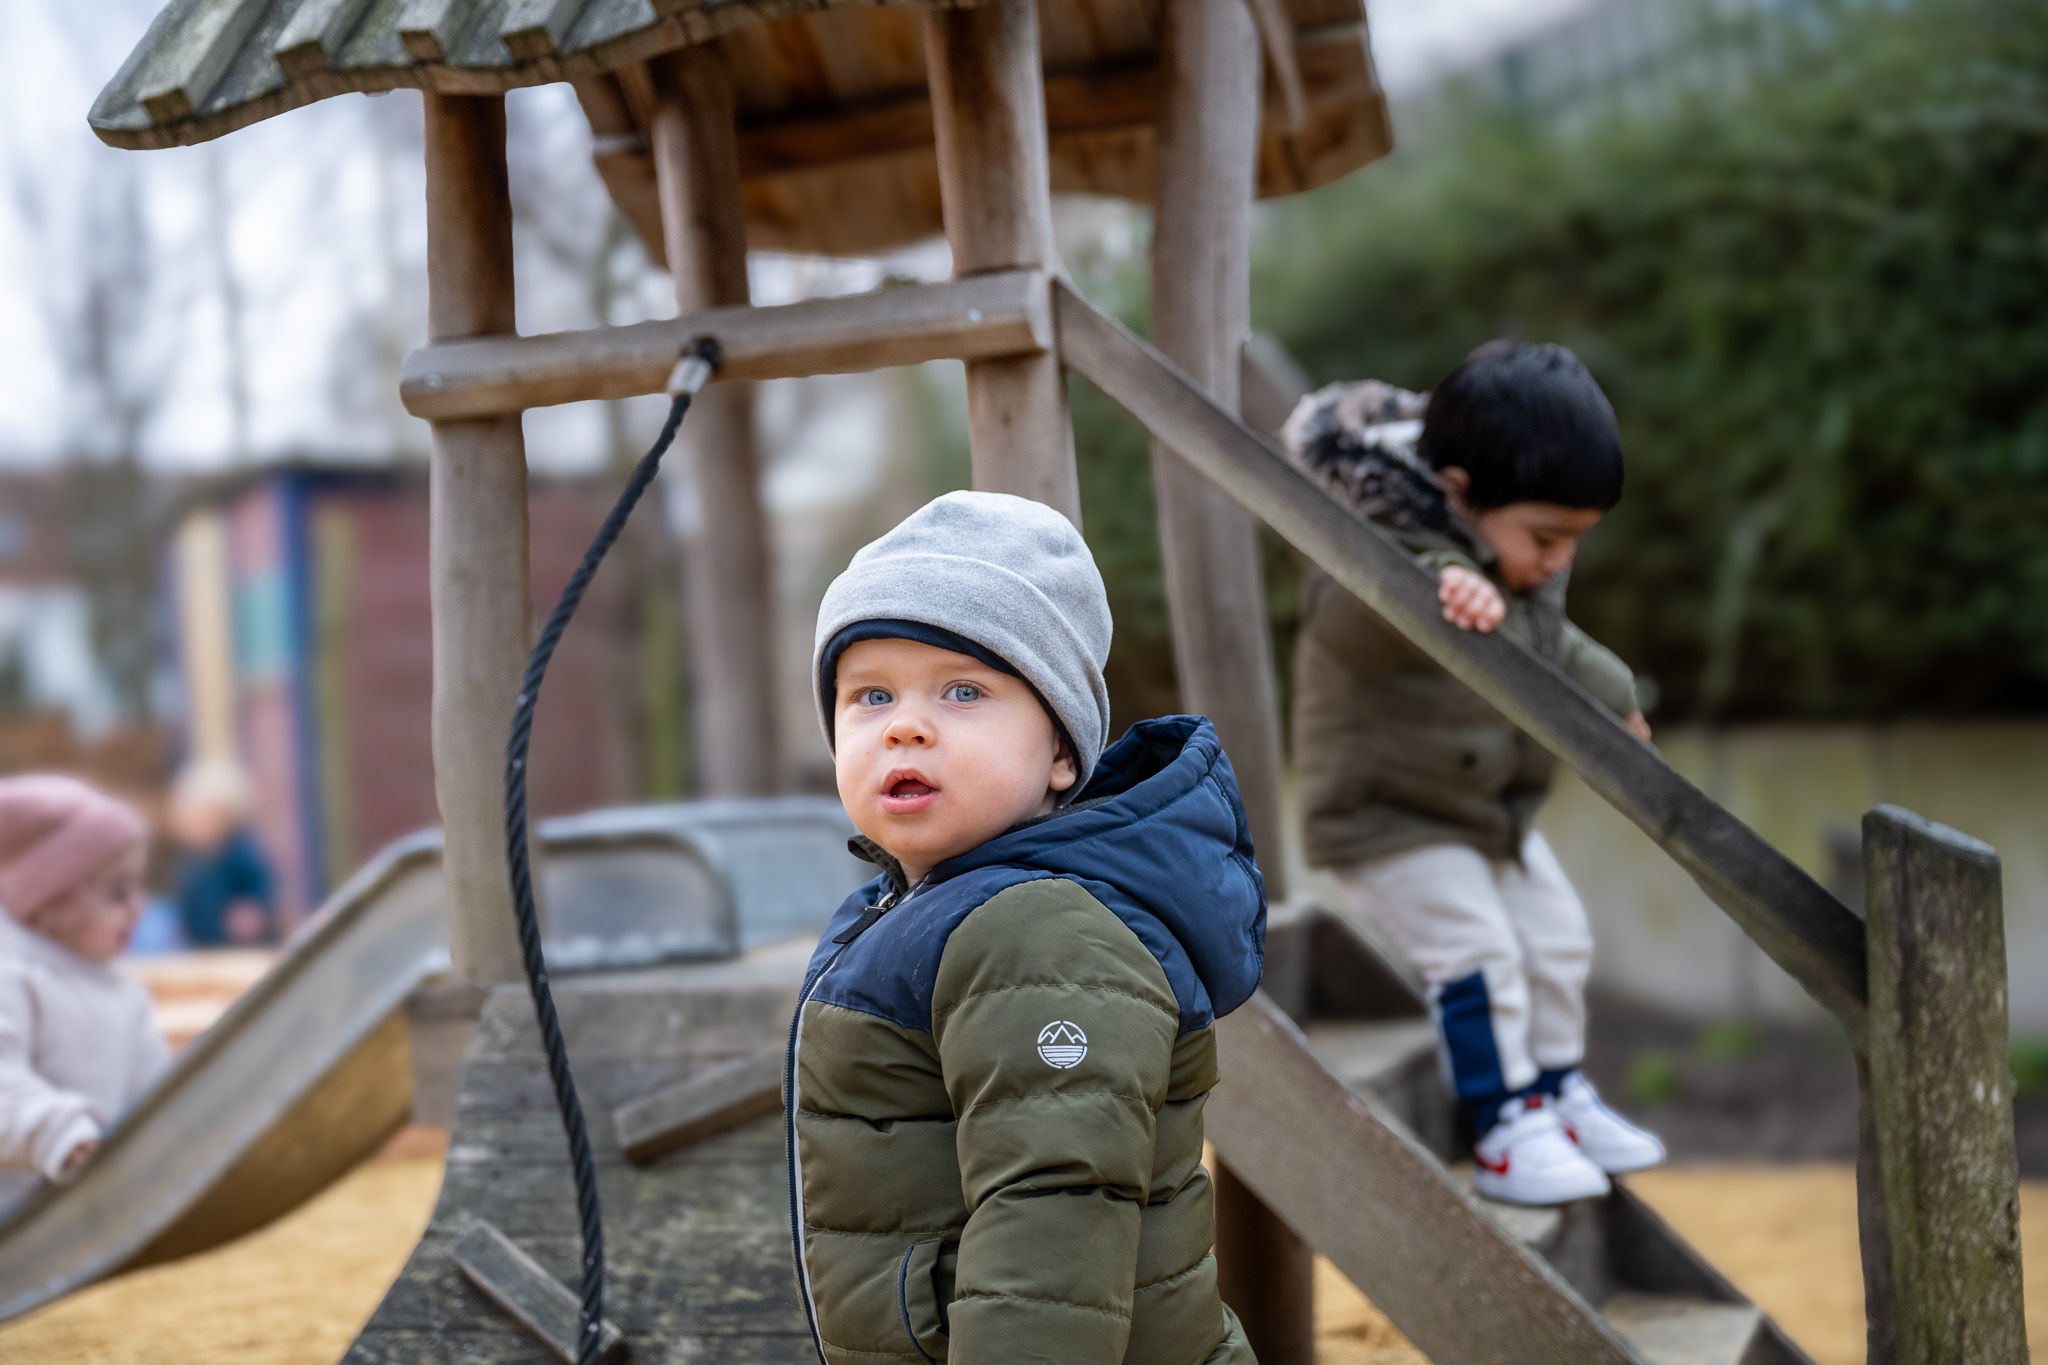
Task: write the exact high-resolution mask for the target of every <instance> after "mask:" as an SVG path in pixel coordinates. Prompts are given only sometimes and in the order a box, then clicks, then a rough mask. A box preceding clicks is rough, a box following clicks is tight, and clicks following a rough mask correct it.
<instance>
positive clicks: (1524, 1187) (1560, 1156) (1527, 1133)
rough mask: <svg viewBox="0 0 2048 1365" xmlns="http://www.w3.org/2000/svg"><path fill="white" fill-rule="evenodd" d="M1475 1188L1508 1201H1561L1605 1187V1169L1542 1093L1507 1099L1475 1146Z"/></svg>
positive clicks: (1589, 1196) (1594, 1193)
mask: <svg viewBox="0 0 2048 1365" xmlns="http://www.w3.org/2000/svg"><path fill="white" fill-rule="evenodd" d="M1472 1155H1473V1157H1474V1159H1475V1162H1476V1164H1475V1165H1474V1167H1473V1170H1472V1188H1473V1189H1474V1190H1476V1191H1478V1192H1479V1193H1480V1194H1483V1195H1485V1196H1486V1197H1487V1198H1488V1199H1500V1200H1504V1201H1506V1202H1507V1203H1510V1204H1563V1203H1568V1202H1569V1201H1571V1200H1574V1199H1592V1198H1595V1197H1597V1196H1599V1195H1603V1194H1605V1193H1607V1190H1608V1183H1607V1175H1606V1173H1605V1172H1603V1171H1602V1170H1601V1169H1600V1168H1599V1167H1598V1166H1596V1165H1594V1164H1593V1163H1592V1162H1591V1161H1589V1160H1587V1159H1586V1155H1585V1153H1583V1152H1581V1151H1580V1150H1579V1149H1578V1147H1577V1146H1576V1145H1574V1144H1573V1142H1572V1140H1571V1139H1570V1138H1569V1137H1567V1136H1565V1131H1564V1124H1563V1123H1562V1122H1561V1121H1560V1120H1559V1119H1558V1117H1557V1110H1555V1109H1554V1108H1552V1107H1551V1106H1549V1105H1547V1104H1545V1103H1544V1102H1543V1097H1542V1096H1541V1095H1530V1096H1528V1097H1527V1098H1524V1099H1518V1100H1509V1101H1508V1102H1507V1103H1506V1104H1504V1105H1502V1106H1501V1107H1500V1122H1498V1123H1496V1124H1494V1125H1493V1127H1492V1128H1491V1129H1490V1130H1489V1131H1488V1132H1487V1134H1486V1136H1485V1137H1483V1138H1481V1139H1479V1145H1478V1146H1477V1147H1474V1148H1473V1149H1472Z"/></svg>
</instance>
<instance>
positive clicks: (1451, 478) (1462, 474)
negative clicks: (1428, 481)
mask: <svg viewBox="0 0 2048 1365" xmlns="http://www.w3.org/2000/svg"><path fill="white" fill-rule="evenodd" d="M1436 476H1437V477H1438V478H1439V479H1442V480H1443V481H1444V485H1445V487H1447V488H1449V489H1450V490H1451V491H1452V492H1453V493H1456V494H1457V495H1458V496H1459V497H1460V498H1463V497H1464V496H1465V495H1466V494H1467V493H1470V492H1471V491H1472V475H1471V474H1470V473H1468V472H1467V471H1466V470H1464V469H1463V468H1461V467H1459V466H1458V465H1454V464H1449V465H1445V466H1444V467H1443V468H1442V469H1439V470H1437V472H1436Z"/></svg>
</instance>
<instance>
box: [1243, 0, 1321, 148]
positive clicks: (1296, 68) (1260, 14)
mask: <svg viewBox="0 0 2048 1365" xmlns="http://www.w3.org/2000/svg"><path fill="white" fill-rule="evenodd" d="M1245 5H1246V6H1247V7H1248V8H1249V9H1250V10H1251V14H1252V23H1253V24H1254V25H1255V26H1257V28H1258V30H1259V46H1260V47H1261V48H1263V49H1264V50H1265V53H1266V66H1267V69H1268V70H1270V71H1271V72H1272V73H1273V84H1274V85H1275V86H1277V87H1279V90H1280V107H1281V108H1282V109H1283V110H1285V111H1286V119H1287V131H1288V132H1290V133H1298V132H1300V131H1301V130H1302V129H1303V128H1306V127H1307V126H1308V90H1307V87H1306V86H1304V85H1303V83H1302V79H1301V64H1300V63H1299V62H1298V61H1296V60H1295V57H1294V20H1293V19H1292V18H1291V17H1289V15H1288V13H1287V4H1286V0H1245Z"/></svg>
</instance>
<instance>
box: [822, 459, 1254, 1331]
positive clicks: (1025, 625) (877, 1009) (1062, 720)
mask: <svg viewBox="0 0 2048 1365" xmlns="http://www.w3.org/2000/svg"><path fill="white" fill-rule="evenodd" d="M1109 638H1110V615H1109V602H1108V599H1107V597H1106V596H1105V594H1104V592H1103V586H1102V577H1101V575H1100V574H1099V573H1098V572H1097V571H1096V568H1095V561H1094V559H1093V558H1092V557H1090V555H1089V553H1088V547H1087V545H1086V544H1085V543H1084V542H1083V541H1082V539H1081V535H1080V533H1079V532H1078V531H1076V530H1075V529H1074V527H1073V525H1072V524H1071V523H1070V522H1068V521H1067V519H1066V518H1065V517H1062V516H1061V515H1060V514H1059V513H1057V512H1055V511H1053V510H1052V509H1051V508H1049V507H1046V506H1044V505H1042V504H1040V503H1035V502H1030V501H1027V500H1025V499H1023V498H1017V497H1011V496H1008V495H1006V494H1000V493H948V494H947V495H945V496H944V497H942V498H938V499H936V500H934V501H932V502H931V503H928V504H927V505H926V506H924V507H923V508H921V509H920V510H918V511H917V512H915V513H913V514H912V515H911V516H910V517H909V518H908V519H906V520H905V521H904V522H903V523H902V524H901V525H899V526H898V527H896V529H894V530H893V531H890V532H889V533H888V534H887V535H885V536H883V537H882V538H881V539H880V540H877V541H876V542H875V543H873V544H872V545H869V546H868V547H867V548H865V549H863V550H862V551H861V552H860V553H859V554H858V555H856V556H854V560H853V563H852V564H851V565H850V566H849V567H848V568H847V570H846V572H845V573H844V574H842V575H840V576H839V578H838V579H836V580H834V582H833V584H832V586H831V587H830V588H829V589H827V590H826V593H825V598H824V601H823V603H822V604H821V605H820V607H819V609H818V630H817V637H816V640H817V643H816V654H815V677H816V679H817V696H818V709H819V718H820V719H821V720H822V721H823V723H824V728H825V739H826V742H827V743H828V744H829V745H830V746H831V748H832V755H833V767H834V772H835V774H836V776H837V780H838V787H839V796H840V799H841V800H842V801H844V802H845V804H846V810H847V814H848V815H850V816H851V817H852V819H853V823H854V825H855V826H856V827H858V828H859V830H860V832H861V836H862V837H861V838H860V839H858V840H856V841H855V844H856V847H857V849H858V850H859V851H860V852H861V853H862V854H863V856H865V857H867V858H868V859H869V860H870V861H872V862H874V863H875V864H876V866H877V867H879V868H880V869H881V874H880V875H879V876H877V877H876V878H875V879H874V880H873V881H871V882H869V883H868V884H867V885H866V886H864V887H862V888H861V889H860V890H859V891H857V892H855V893H854V894H853V895H852V896H850V897H848V898H847V901H846V903H845V904H844V905H842V906H841V907H840V908H839V911H838V913H837V914H836V915H834V916H833V918H832V921H831V923H830V924H829V925H828V926H827V927H826V929H825V933H824V936H823V938H822V939H821V940H820V941H819V944H818V951H817V954H816V956H815V957H813V959H812V964H811V970H810V972H809V974H808V977H807V979H806V980H805V982H804V986H803V990H802V992H801V994H800V996H799V998H798V1004H797V1015H796V1020H795V1022H794V1023H793V1025H792V1027H791V1030H790V1051H789V1082H788V1085H789V1091H788V1095H787V1099H788V1105H787V1108H788V1113H789V1130H788V1131H789V1161H790V1188H791V1207H790V1220H791V1224H792V1228H791V1230H792V1233H793V1235H794V1238H795V1242H796V1248H795V1249H796V1262H797V1274H798V1280H799V1288H800V1289H801V1291H802V1294H803V1300H804V1307H805V1310H806V1313H807V1314H808V1316H809V1319H810V1325H811V1329H812V1332H813V1334H814V1337H815V1340H816V1343H817V1348H818V1354H819V1358H820V1360H821V1362H823V1363H824V1365H877V1363H878V1362H885V1361H895V1362H900V1363H901V1365H935V1363H936V1362H938V1361H942V1360H944V1361H950V1362H952V1365H988V1363H989V1362H998V1361H1000V1362H1004V1363H1005V1365H1026V1362H1044V1365H1119V1362H1124V1361H1131V1362H1138V1361H1142V1362H1146V1365H1253V1359H1252V1352H1251V1349H1250V1347H1249V1346H1248V1345H1247V1344H1246V1343H1245V1338H1244V1333H1243V1331H1242V1329H1240V1328H1239V1326H1238V1324H1237V1319H1236V1318H1235V1317H1233V1316H1232V1315H1231V1312H1230V1310H1229V1309H1228V1308H1226V1307H1224V1306H1223V1302H1222V1299H1221V1298H1220V1297H1219V1295H1218V1292H1217V1287H1216V1259H1215V1257H1214V1256H1213V1255H1211V1254H1210V1250H1209V1248H1210V1245H1211V1244H1212V1243H1213V1242H1214V1241H1215V1238H1216V1229H1215V1218H1214V1215H1213V1213H1212V1209H1211V1197H1210V1188H1209V1176H1208V1172H1207V1171H1205V1170H1204V1169H1203V1167H1202V1105H1203V1102H1204V1100H1205V1099H1206V1098H1207V1096H1208V1092H1209V1089H1210V1087H1212V1086H1214V1085H1215V1084H1216V1075H1217V1073H1216V1040H1215V1030H1214V1028H1213V1025H1214V1022H1215V1018H1216V1016H1218V1015H1221V1014H1227V1013H1229V1012H1230V1011H1231V1010H1232V1009H1235V1008H1236V1007H1237V1006H1238V1005H1239V1004H1241V1003H1243V1001H1244V1000H1245V999H1246V998H1247V997H1249V996H1250V995H1251V993H1252V991H1253V989H1255V988H1256V987H1257V985H1258V980H1259V971H1260V966H1261V960H1262V957H1263V954H1264V947H1265V928H1266V898H1265V888H1264V883H1263V882H1262V881H1261V880H1260V877H1259V872H1258V868H1257V866H1256V865H1255V864H1254V863H1253V861H1252V851H1251V845H1250V841H1249V839H1248V837H1247V836H1246V835H1245V833H1244V830H1245V817H1244V809H1243V806H1242V804H1241V803H1240V801H1239V799H1238V794H1237V784H1236V782H1235V780H1234V779H1233V778H1232V776H1231V770H1230V761H1229V759H1227V758H1225V757H1224V755H1223V750H1222V747H1221V745H1220V744H1219V743H1218V742H1217V739H1216V731H1215V730H1214V729H1213V728H1212V727H1211V726H1210V724H1209V722H1208V721H1206V720H1203V719H1202V718H1200V717H1199V716H1169V717H1166V718H1165V719H1162V720H1150V721H1141V722H1139V723H1138V724H1137V725H1134V726H1132V727H1131V728H1130V730H1129V731H1127V732H1126V733H1125V734H1124V737H1123V738H1122V739H1120V740H1118V741H1117V742H1116V743H1115V744H1109V745H1108V747H1107V748H1105V747H1104V746H1105V744H1106V743H1107V741H1108V739H1109V694H1108V692H1107V690H1106V689H1105V688H1104V685H1103V680H1102V666H1103V663H1104V662H1105V660H1106V659H1107V658H1108V656H1109Z"/></svg>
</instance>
